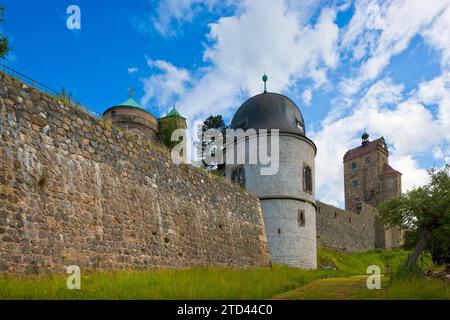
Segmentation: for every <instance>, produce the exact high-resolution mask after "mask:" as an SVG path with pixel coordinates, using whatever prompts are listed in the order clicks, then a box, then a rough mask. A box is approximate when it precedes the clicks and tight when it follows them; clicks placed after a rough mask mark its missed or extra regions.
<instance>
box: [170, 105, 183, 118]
mask: <svg viewBox="0 0 450 320" xmlns="http://www.w3.org/2000/svg"><path fill="white" fill-rule="evenodd" d="M167 116H168V117H175V116H176V117H181V114H180V113H179V112H178V110H177V108H175V106H173V108H172V110H170V111H169V113H167Z"/></svg>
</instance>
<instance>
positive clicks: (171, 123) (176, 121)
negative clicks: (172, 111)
mask: <svg viewBox="0 0 450 320" xmlns="http://www.w3.org/2000/svg"><path fill="white" fill-rule="evenodd" d="M159 122H160V124H159V130H158V136H159V138H160V139H161V141H162V142H163V143H164V145H165V146H166V147H168V148H169V149H172V148H174V147H175V146H176V145H177V144H179V143H180V141H172V133H173V132H174V131H175V130H176V129H182V128H184V126H183V122H182V120H180V118H179V117H177V116H167V117H164V118H161V119H159Z"/></svg>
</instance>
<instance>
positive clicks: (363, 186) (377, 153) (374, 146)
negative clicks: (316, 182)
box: [344, 132, 402, 248]
mask: <svg viewBox="0 0 450 320" xmlns="http://www.w3.org/2000/svg"><path fill="white" fill-rule="evenodd" d="M361 138H362V143H361V145H360V146H359V147H357V148H354V149H352V150H349V151H348V152H347V153H346V154H345V156H344V184H345V209H346V210H348V211H354V212H359V211H360V210H361V208H362V202H364V203H367V204H369V205H371V206H373V207H377V206H378V205H379V204H380V203H382V202H385V201H387V200H389V199H391V198H393V197H396V196H398V195H400V194H401V192H402V185H401V177H402V174H401V173H400V172H398V171H397V170H395V169H393V168H392V167H391V166H390V165H389V150H388V147H387V145H386V141H385V140H384V138H383V137H381V138H380V139H377V140H374V141H370V140H369V138H370V137H369V135H368V134H367V133H366V132H365V133H364V134H363V136H362V137H361ZM376 238H377V239H376V242H377V243H376V247H379V248H392V247H394V248H395V247H398V246H399V245H400V244H401V242H402V235H401V232H400V231H399V230H397V229H385V228H384V227H383V226H381V225H378V226H377V232H376Z"/></svg>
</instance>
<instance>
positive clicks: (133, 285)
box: [0, 250, 431, 300]
mask: <svg viewBox="0 0 450 320" xmlns="http://www.w3.org/2000/svg"><path fill="white" fill-rule="evenodd" d="M406 256H407V253H406V252H403V251H396V252H384V251H372V252H368V253H362V254H348V255H343V254H337V253H333V252H330V251H324V250H320V251H319V265H320V266H323V265H328V264H330V263H331V262H332V263H333V264H334V265H335V266H336V267H337V269H338V270H316V271H305V270H299V269H295V268H289V267H284V266H274V267H273V268H272V269H245V270H236V269H221V268H203V269H184V270H173V269H160V270H155V269H153V270H147V271H117V272H82V278H81V290H75V291H70V290H68V289H67V288H66V279H67V276H66V275H46V276H25V277H14V276H3V277H2V278H0V299H50V300H59V299H82V300H89V299H102V300H109V299H164V300H165V299H169V300H172V299H187V300H191V299H199V300H203V299H206V300H215V299H237V300H240V299H249V300H253V299H269V298H272V297H274V296H276V295H278V294H280V293H283V292H287V291H291V290H293V289H295V288H298V287H302V286H305V285H307V284H310V283H312V282H314V281H316V280H320V279H325V278H339V277H349V276H352V275H364V274H365V273H366V269H367V267H368V266H369V265H374V264H377V265H379V266H380V267H381V268H382V269H383V270H384V269H385V266H386V265H387V264H390V265H392V266H394V267H395V266H397V265H398V264H399V263H400V262H401V261H402V260H403V259H404V258H405V257H406ZM395 288H397V287H395ZM398 291H401V286H399V287H398ZM430 294H431V293H430Z"/></svg>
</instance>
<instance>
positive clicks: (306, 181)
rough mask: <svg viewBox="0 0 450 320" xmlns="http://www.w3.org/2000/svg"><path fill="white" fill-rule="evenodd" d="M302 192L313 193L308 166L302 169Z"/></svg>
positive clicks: (310, 172) (310, 170)
mask: <svg viewBox="0 0 450 320" xmlns="http://www.w3.org/2000/svg"><path fill="white" fill-rule="evenodd" d="M303 190H304V191H305V192H308V193H312V192H313V182H312V169H311V167H310V166H308V165H305V166H304V167H303Z"/></svg>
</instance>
